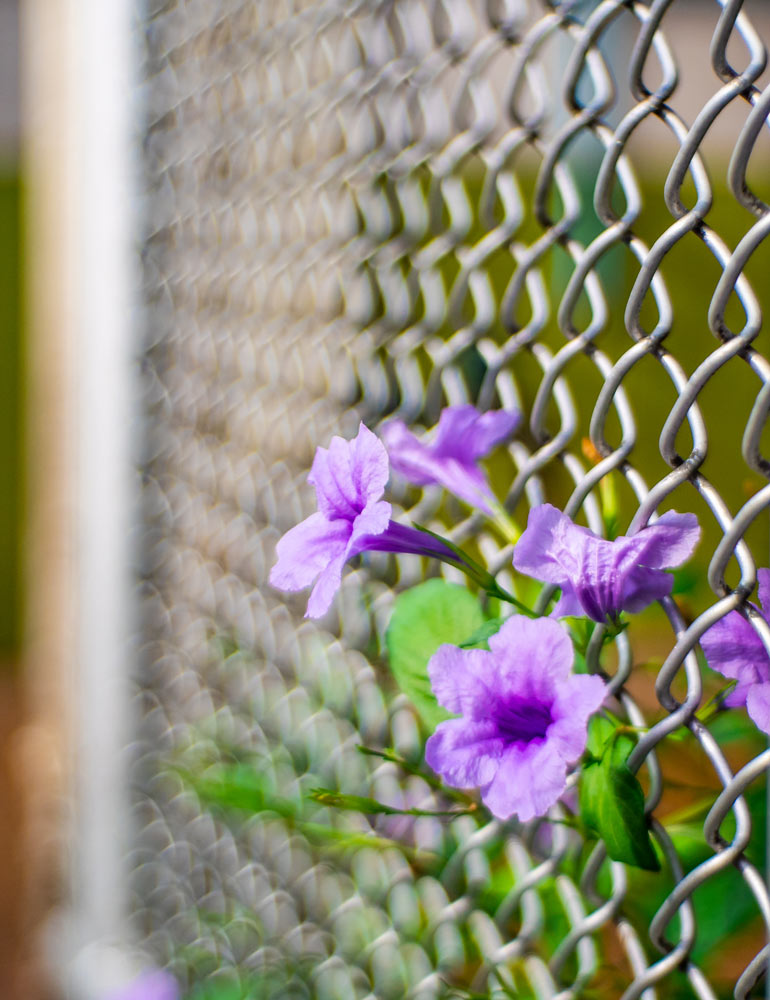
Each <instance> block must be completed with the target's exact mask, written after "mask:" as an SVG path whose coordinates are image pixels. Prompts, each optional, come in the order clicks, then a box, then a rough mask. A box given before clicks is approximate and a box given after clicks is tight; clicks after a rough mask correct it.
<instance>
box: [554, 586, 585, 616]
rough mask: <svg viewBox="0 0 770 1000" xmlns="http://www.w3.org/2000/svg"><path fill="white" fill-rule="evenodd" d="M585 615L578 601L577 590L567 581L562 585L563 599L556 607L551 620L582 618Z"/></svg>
mask: <svg viewBox="0 0 770 1000" xmlns="http://www.w3.org/2000/svg"><path fill="white" fill-rule="evenodd" d="M584 614H585V611H584V610H583V605H582V604H581V603H580V601H579V600H578V596H577V594H576V593H575V588H574V587H573V586H572V584H571V583H568V582H567V581H566V580H565V581H564V583H562V585H561V597H560V598H559V600H558V601H557V602H556V604H555V605H554V608H553V611H552V612H551V614H550V616H549V617H551V618H581V617H582V616H583V615H584Z"/></svg>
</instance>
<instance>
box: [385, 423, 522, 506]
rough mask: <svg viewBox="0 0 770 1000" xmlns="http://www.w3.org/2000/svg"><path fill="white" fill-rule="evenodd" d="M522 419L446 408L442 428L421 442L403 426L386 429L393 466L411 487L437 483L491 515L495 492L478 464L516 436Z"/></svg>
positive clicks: (386, 426)
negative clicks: (507, 440) (493, 492)
mask: <svg viewBox="0 0 770 1000" xmlns="http://www.w3.org/2000/svg"><path fill="white" fill-rule="evenodd" d="M520 422H521V414H520V413H518V412H516V411H511V410H492V411H490V412H488V413H479V411H478V410H477V409H476V407H475V406H471V405H470V404H465V405H463V406H447V407H446V408H445V409H443V410H442V411H441V416H440V417H439V422H438V426H437V427H435V428H434V430H433V431H432V432H429V433H428V434H427V435H426V437H425V438H418V437H416V436H415V435H414V434H412V432H411V431H410V430H409V429H408V428H407V426H406V424H405V423H404V422H403V420H391V421H389V422H388V423H386V424H385V425H384V426H383V427H382V431H381V433H382V438H383V440H384V442H385V445H386V447H387V449H388V454H389V456H390V462H391V465H392V466H393V468H394V469H395V470H396V472H399V473H400V474H401V475H402V476H403V477H404V478H405V479H407V480H408V481H409V482H410V483H414V484H415V485H417V486H427V485H428V484H430V483H438V484H439V485H440V486H443V487H444V488H445V489H447V490H449V492H450V493H453V494H454V495H455V496H456V497H458V498H459V499H460V500H464V501H465V502H466V503H469V504H470V505H471V506H473V507H479V508H481V510H483V511H484V512H485V513H487V514H488V513H491V510H490V501H491V500H493V499H494V497H493V494H492V490H491V489H490V487H489V484H488V483H487V480H486V477H485V476H484V473H483V472H482V471H481V469H480V468H479V466H478V461H479V459H480V458H483V457H484V456H485V455H488V454H489V452H490V451H492V449H493V448H494V447H495V445H497V444H499V443H500V442H501V441H503V440H504V439H505V438H506V437H508V436H509V435H510V434H512V433H513V431H515V430H516V428H517V427H518V425H519V423H520Z"/></svg>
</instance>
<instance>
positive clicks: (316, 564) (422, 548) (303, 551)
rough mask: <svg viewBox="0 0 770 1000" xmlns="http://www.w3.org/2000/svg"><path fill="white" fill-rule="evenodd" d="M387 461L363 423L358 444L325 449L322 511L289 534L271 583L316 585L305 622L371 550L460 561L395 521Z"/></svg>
mask: <svg viewBox="0 0 770 1000" xmlns="http://www.w3.org/2000/svg"><path fill="white" fill-rule="evenodd" d="M388 474H389V468H388V456H387V453H386V451H385V448H384V446H383V444H382V442H381V441H379V440H378V439H377V438H376V437H375V435H374V434H372V432H371V431H370V430H369V429H368V428H367V427H365V426H364V425H363V424H361V425H360V427H359V428H358V434H357V436H356V437H355V438H353V440H352V441H345V440H344V438H341V437H333V438H332V440H331V443H330V445H329V448H328V449H326V448H318V449H317V450H316V454H315V458H314V460H313V467H312V469H311V470H310V475H309V476H308V482H309V483H312V484H313V486H315V491H316V498H317V500H318V511H317V512H316V513H315V514H311V515H310V517H308V518H305V520H304V521H302V522H301V523H300V524H298V525H296V526H295V527H294V528H292V529H291V530H290V531H287V532H286V534H285V535H284V536H283V538H282V539H281V540H280V541H279V542H278V546H277V549H276V551H277V554H278V561H277V562H276V564H275V566H273V568H272V570H271V571H270V583H271V584H272V585H273V586H274V587H278V588H279V589H281V590H302V589H303V588H304V587H308V586H310V584H311V583H313V581H315V586H314V587H313V591H312V593H311V594H310V600H309V601H308V604H307V611H306V612H305V617H310V618H318V617H320V616H321V615H323V614H325V612H326V611H328V609H329V606H330V605H331V603H332V600H333V598H334V595H335V594H336V592H337V589H338V588H339V585H340V581H341V579H342V567H343V566H344V564H345V563H346V562H347V561H348V560H349V559H352V558H353V556H355V555H358V554H359V553H360V552H365V551H367V550H377V551H380V552H407V553H414V554H416V555H427V556H434V557H436V558H439V559H445V560H447V561H448V562H453V563H454V564H455V565H456V564H458V562H459V561H460V560H459V559H458V557H457V556H456V555H455V554H454V553H453V552H452V550H451V549H449V548H448V547H447V546H445V545H442V544H441V542H439V541H438V540H437V539H435V538H432V537H431V536H430V535H428V534H426V533H425V532H423V531H418V530H417V529H416V528H409V527H406V526H405V525H402V524H396V523H395V522H394V521H391V519H390V513H391V506H390V504H389V503H386V502H385V501H384V500H381V499H380V498H381V497H382V494H383V492H384V490H385V483H386V482H387V481H388Z"/></svg>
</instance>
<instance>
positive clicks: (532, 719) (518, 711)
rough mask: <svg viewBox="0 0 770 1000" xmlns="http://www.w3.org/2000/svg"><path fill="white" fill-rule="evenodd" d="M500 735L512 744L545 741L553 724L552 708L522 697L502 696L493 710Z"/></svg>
mask: <svg viewBox="0 0 770 1000" xmlns="http://www.w3.org/2000/svg"><path fill="white" fill-rule="evenodd" d="M492 718H493V720H494V722H495V724H496V726H497V728H498V730H499V732H500V734H501V735H502V736H503V737H504V738H505V739H506V740H509V741H510V742H511V743H531V742H532V740H537V739H545V736H546V733H547V732H548V727H549V726H550V725H551V723H552V722H553V718H552V716H551V710H550V707H549V706H548V705H547V704H545V703H544V702H540V701H537V700H535V699H532V698H526V697H522V696H521V695H516V694H509V695H507V696H506V695H502V696H501V698H500V701H499V702H497V704H495V706H494V707H493V710H492Z"/></svg>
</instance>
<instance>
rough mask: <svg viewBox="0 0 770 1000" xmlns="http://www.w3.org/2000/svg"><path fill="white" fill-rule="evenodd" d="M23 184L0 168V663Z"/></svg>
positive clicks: (5, 632)
mask: <svg viewBox="0 0 770 1000" xmlns="http://www.w3.org/2000/svg"><path fill="white" fill-rule="evenodd" d="M20 285H21V182H20V178H19V174H18V172H17V171H15V170H9V169H7V168H6V169H5V170H0V303H2V306H1V307H0V351H1V352H2V353H1V354H0V567H2V569H0V664H1V665H2V668H9V667H11V666H13V665H14V664H15V662H16V659H17V656H18V651H19V642H20V635H21V624H20V619H21V604H22V602H21V591H20V586H19V576H20V559H19V556H20V538H21V531H22V491H23V485H22V479H23V473H22V416H21V404H22V393H23V389H22V386H23V383H22V378H21V292H20Z"/></svg>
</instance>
